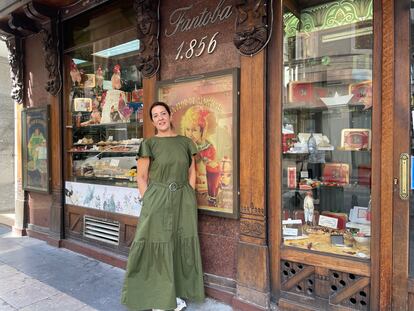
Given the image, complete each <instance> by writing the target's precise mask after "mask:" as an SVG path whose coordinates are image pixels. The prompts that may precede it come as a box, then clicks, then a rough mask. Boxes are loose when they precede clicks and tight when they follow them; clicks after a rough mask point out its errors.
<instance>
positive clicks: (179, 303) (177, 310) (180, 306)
mask: <svg viewBox="0 0 414 311" xmlns="http://www.w3.org/2000/svg"><path fill="white" fill-rule="evenodd" d="M176 300H177V308H175V309H174V311H181V310H184V309H185V308H187V304H186V303H185V301H184V300H182V299H181V298H178V297H177V298H176Z"/></svg>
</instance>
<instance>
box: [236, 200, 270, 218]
mask: <svg viewBox="0 0 414 311" xmlns="http://www.w3.org/2000/svg"><path fill="white" fill-rule="evenodd" d="M240 213H241V214H247V215H257V216H265V211H264V208H258V207H255V206H254V203H253V202H250V204H249V206H240Z"/></svg>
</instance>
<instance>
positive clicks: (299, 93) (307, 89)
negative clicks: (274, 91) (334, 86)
mask: <svg viewBox="0 0 414 311" xmlns="http://www.w3.org/2000/svg"><path fill="white" fill-rule="evenodd" d="M288 95H289V96H288V100H289V102H290V103H292V104H293V103H309V102H313V99H314V89H313V84H312V83H311V82H303V81H292V82H290V83H289V86H288Z"/></svg>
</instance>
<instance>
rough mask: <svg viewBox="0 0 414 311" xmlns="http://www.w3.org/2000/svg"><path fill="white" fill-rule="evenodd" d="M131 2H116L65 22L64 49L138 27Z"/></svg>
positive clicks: (124, 0)
mask: <svg viewBox="0 0 414 311" xmlns="http://www.w3.org/2000/svg"><path fill="white" fill-rule="evenodd" d="M134 12H135V11H134V10H133V3H132V1H131V0H123V1H116V2H114V3H111V4H109V5H107V4H105V5H104V6H101V7H98V8H94V9H93V10H90V11H88V12H86V13H84V14H82V15H81V16H77V17H76V18H73V19H70V20H68V21H67V22H65V24H64V27H63V31H64V34H65V35H64V36H63V39H64V49H68V48H71V47H73V46H77V45H81V44H87V43H90V42H92V41H97V40H99V39H103V38H106V37H108V36H110V35H114V34H116V33H118V32H121V31H124V30H125V29H127V28H133V27H134V25H136V16H135V13H134Z"/></svg>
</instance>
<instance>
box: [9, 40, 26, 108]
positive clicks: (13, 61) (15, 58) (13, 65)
mask: <svg viewBox="0 0 414 311" xmlns="http://www.w3.org/2000/svg"><path fill="white" fill-rule="evenodd" d="M5 41H6V45H7V49H8V52H9V53H8V58H9V65H10V77H11V80H12V90H11V98H12V99H13V100H14V101H15V102H16V103H18V104H21V103H22V102H23V87H24V83H23V49H22V39H21V38H19V37H9V38H7V39H6V40H5Z"/></svg>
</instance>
